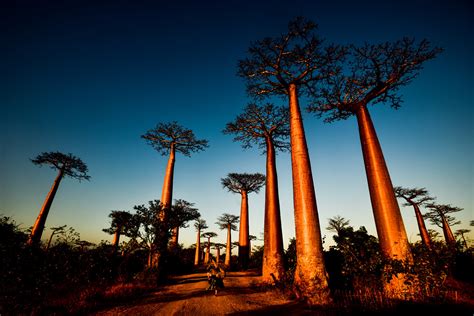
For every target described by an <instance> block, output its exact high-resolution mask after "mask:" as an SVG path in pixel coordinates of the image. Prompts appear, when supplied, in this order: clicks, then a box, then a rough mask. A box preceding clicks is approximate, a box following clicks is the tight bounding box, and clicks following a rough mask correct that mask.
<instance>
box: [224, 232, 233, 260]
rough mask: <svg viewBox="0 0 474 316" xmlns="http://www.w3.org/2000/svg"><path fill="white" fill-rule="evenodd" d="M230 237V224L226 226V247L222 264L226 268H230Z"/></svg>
mask: <svg viewBox="0 0 474 316" xmlns="http://www.w3.org/2000/svg"><path fill="white" fill-rule="evenodd" d="M231 238H232V236H231V228H230V224H228V225H227V244H226V247H225V262H224V264H225V265H226V266H227V267H230V258H231V256H232V253H231V251H232V240H231Z"/></svg>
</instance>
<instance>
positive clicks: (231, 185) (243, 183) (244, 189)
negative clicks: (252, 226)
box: [221, 173, 265, 269]
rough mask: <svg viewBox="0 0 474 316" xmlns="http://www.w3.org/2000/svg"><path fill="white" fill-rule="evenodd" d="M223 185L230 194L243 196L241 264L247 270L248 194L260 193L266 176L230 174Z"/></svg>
mask: <svg viewBox="0 0 474 316" xmlns="http://www.w3.org/2000/svg"><path fill="white" fill-rule="evenodd" d="M221 183H222V186H223V187H224V188H227V190H229V192H233V193H239V194H240V195H241V196H242V201H241V206H240V229H239V264H240V265H241V267H242V268H243V269H247V266H248V262H249V258H250V248H249V247H250V241H249V234H250V233H249V202H248V194H249V193H252V192H255V193H258V192H259V191H260V189H261V187H262V186H263V184H264V183H265V176H264V175H263V174H261V173H253V174H249V173H229V174H228V175H227V177H225V178H223V179H221Z"/></svg>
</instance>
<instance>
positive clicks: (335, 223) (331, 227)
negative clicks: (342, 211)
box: [326, 215, 350, 236]
mask: <svg viewBox="0 0 474 316" xmlns="http://www.w3.org/2000/svg"><path fill="white" fill-rule="evenodd" d="M349 222H350V221H349V220H348V219H345V218H344V217H342V216H339V215H336V216H334V217H332V218H330V219H329V220H328V226H327V227H326V229H327V230H328V231H330V232H335V233H336V234H337V235H338V236H339V235H340V233H341V231H342V230H344V229H345V228H347V227H348V226H349Z"/></svg>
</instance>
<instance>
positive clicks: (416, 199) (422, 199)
mask: <svg viewBox="0 0 474 316" xmlns="http://www.w3.org/2000/svg"><path fill="white" fill-rule="evenodd" d="M393 189H394V191H395V195H396V196H397V197H398V198H403V199H405V201H406V202H405V203H403V206H413V209H414V210H415V216H416V223H417V224H418V229H419V230H420V237H421V241H422V243H423V245H425V246H426V247H428V248H431V239H430V235H429V234H428V230H427V229H426V225H425V221H424V220H423V215H422V214H421V211H420V206H421V205H424V204H426V203H428V202H432V201H434V198H432V197H431V196H429V195H428V191H427V190H426V189H425V188H421V189H419V188H413V189H408V188H403V187H394V188H393Z"/></svg>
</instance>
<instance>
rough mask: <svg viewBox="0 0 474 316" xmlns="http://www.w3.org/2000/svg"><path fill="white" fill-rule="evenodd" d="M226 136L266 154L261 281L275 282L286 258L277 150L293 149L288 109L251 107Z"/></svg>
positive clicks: (279, 275) (252, 105)
mask: <svg viewBox="0 0 474 316" xmlns="http://www.w3.org/2000/svg"><path fill="white" fill-rule="evenodd" d="M224 133H225V134H235V135H236V136H235V137H234V141H240V142H242V147H244V148H249V147H252V146H253V145H258V146H259V148H261V149H262V150H263V152H265V153H266V154H267V161H266V183H265V215H264V245H265V247H264V249H263V262H262V279H263V280H264V281H266V282H273V278H275V279H277V280H280V278H281V277H282V275H283V273H284V258H283V236H282V232H281V217H280V200H279V195H278V178H277V169H276V157H275V156H276V150H281V151H287V150H289V149H290V143H289V142H288V141H287V139H288V137H289V135H290V126H289V112H288V108H287V107H278V106H274V105H273V104H270V103H268V104H265V105H257V104H249V105H248V106H247V107H246V108H245V110H244V112H243V113H242V114H240V115H239V116H237V118H236V120H235V121H234V122H232V123H227V126H226V128H225V130H224ZM241 222H242V221H241ZM249 251H251V249H250V243H249ZM272 276H273V278H272Z"/></svg>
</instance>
